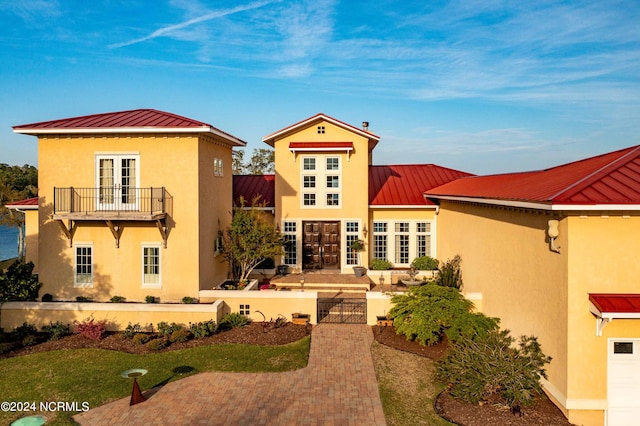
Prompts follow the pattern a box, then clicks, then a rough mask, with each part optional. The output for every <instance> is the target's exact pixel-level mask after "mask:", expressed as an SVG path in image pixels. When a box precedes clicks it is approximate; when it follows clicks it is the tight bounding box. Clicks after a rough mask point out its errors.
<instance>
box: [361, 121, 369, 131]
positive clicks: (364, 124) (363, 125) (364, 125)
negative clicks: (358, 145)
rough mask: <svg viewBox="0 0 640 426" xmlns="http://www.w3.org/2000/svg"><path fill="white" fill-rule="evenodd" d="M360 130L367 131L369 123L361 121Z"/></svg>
mask: <svg viewBox="0 0 640 426" xmlns="http://www.w3.org/2000/svg"><path fill="white" fill-rule="evenodd" d="M362 130H364V131H365V132H368V131H369V122H368V121H363V122H362Z"/></svg>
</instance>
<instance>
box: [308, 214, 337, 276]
mask: <svg viewBox="0 0 640 426" xmlns="http://www.w3.org/2000/svg"><path fill="white" fill-rule="evenodd" d="M302 227H303V243H304V245H303V247H304V255H303V264H302V267H303V268H304V269H310V270H318V269H339V268H340V222H339V221H305V222H302Z"/></svg>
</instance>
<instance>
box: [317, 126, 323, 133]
mask: <svg viewBox="0 0 640 426" xmlns="http://www.w3.org/2000/svg"><path fill="white" fill-rule="evenodd" d="M323 133H324V126H318V134H323Z"/></svg>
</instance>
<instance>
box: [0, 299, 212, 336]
mask: <svg viewBox="0 0 640 426" xmlns="http://www.w3.org/2000/svg"><path fill="white" fill-rule="evenodd" d="M223 305H224V302H223V301H222V300H220V301H216V302H214V303H211V304H202V303H201V304H192V305H187V304H177V303H176V304H168V303H148V304H147V303H96V302H5V303H2V305H0V328H3V329H5V330H12V329H14V328H16V327H17V326H19V325H22V323H24V322H27V323H29V324H33V325H35V326H36V327H38V328H40V327H42V326H43V325H48V324H49V323H50V322H53V323H55V322H56V321H60V322H62V323H64V324H71V323H73V322H74V321H83V320H85V319H87V318H88V317H93V318H94V319H95V320H105V321H106V322H107V324H106V327H107V330H110V331H116V330H122V329H124V328H125V327H126V326H127V325H128V324H129V323H132V324H136V323H139V324H140V325H141V326H143V327H147V326H149V325H150V324H154V325H155V324H158V323H159V322H162V321H164V322H169V323H171V322H176V323H182V324H185V325H188V324H189V322H199V321H208V320H211V319H213V320H215V321H216V322H220V319H221V318H222V316H223V315H224V314H223V309H222V307H223Z"/></svg>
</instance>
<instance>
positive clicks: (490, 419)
mask: <svg viewBox="0 0 640 426" xmlns="http://www.w3.org/2000/svg"><path fill="white" fill-rule="evenodd" d="M372 329H373V334H374V336H375V339H376V341H377V342H379V343H381V344H383V345H386V346H389V347H391V348H394V349H397V350H401V351H404V352H409V353H412V354H414V355H418V356H422V357H427V358H431V359H433V360H436V361H437V360H439V359H441V358H442V357H443V356H444V355H445V354H446V351H447V348H448V346H449V345H448V343H447V342H446V341H444V342H442V343H439V344H437V345H434V346H423V345H421V344H419V343H417V342H413V341H409V340H407V339H406V337H405V336H404V335H398V334H396V332H395V329H394V328H393V327H382V328H380V327H378V326H373V327H372ZM435 409H436V412H437V413H438V414H440V415H441V416H442V417H444V418H446V419H447V420H449V421H451V422H454V423H455V424H459V425H464V426H486V425H518V426H533V425H545V426H570V425H571V423H569V421H568V420H567V418H566V417H565V416H564V415H563V414H562V412H561V411H560V409H559V408H558V407H556V406H555V405H554V404H553V403H552V402H551V401H550V400H549V399H548V398H547V397H546V395H541V396H540V397H537V398H535V402H534V404H533V405H532V406H530V407H524V408H522V412H521V415H518V414H512V413H511V411H510V410H509V408H508V407H505V406H504V405H498V404H484V405H473V404H469V403H466V402H462V401H459V400H456V399H454V398H452V397H450V396H449V395H448V394H447V393H446V392H443V393H442V394H440V396H439V397H438V398H437V400H436V402H435Z"/></svg>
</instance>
